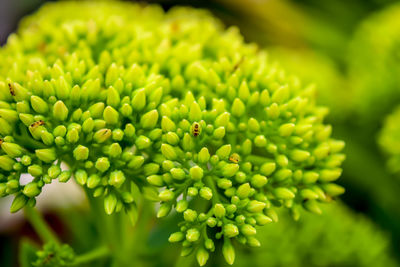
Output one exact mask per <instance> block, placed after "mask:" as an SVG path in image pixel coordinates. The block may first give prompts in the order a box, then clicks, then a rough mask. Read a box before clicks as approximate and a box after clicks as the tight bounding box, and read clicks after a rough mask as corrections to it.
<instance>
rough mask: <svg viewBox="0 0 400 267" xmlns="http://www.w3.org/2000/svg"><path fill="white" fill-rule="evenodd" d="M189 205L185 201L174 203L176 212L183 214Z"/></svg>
mask: <svg viewBox="0 0 400 267" xmlns="http://www.w3.org/2000/svg"><path fill="white" fill-rule="evenodd" d="M188 205H189V203H188V202H187V201H186V200H180V201H178V203H176V207H175V209H176V211H177V212H184V211H185V210H186V209H187V207H188Z"/></svg>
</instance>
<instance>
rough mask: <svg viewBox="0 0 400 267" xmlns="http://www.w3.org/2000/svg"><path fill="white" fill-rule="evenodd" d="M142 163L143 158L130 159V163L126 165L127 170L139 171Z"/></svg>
mask: <svg viewBox="0 0 400 267" xmlns="http://www.w3.org/2000/svg"><path fill="white" fill-rule="evenodd" d="M143 163H144V158H143V157H142V156H135V157H133V158H132V160H131V161H129V163H128V168H130V169H133V170H137V169H139V168H140V167H141V166H142V165H143Z"/></svg>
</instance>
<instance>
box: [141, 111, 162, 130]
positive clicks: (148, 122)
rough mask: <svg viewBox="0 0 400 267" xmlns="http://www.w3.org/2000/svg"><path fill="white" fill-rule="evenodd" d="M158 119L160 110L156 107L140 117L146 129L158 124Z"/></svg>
mask: <svg viewBox="0 0 400 267" xmlns="http://www.w3.org/2000/svg"><path fill="white" fill-rule="evenodd" d="M157 121H158V112H157V110H155V109H153V110H151V111H149V112H147V113H145V114H144V115H143V116H142V117H141V118H140V124H141V126H142V127H143V128H144V129H152V128H154V127H155V126H156V124H157Z"/></svg>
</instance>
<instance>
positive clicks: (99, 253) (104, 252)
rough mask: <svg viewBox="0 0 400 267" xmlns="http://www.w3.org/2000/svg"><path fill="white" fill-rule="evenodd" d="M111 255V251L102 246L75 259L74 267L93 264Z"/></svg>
mask: <svg viewBox="0 0 400 267" xmlns="http://www.w3.org/2000/svg"><path fill="white" fill-rule="evenodd" d="M108 255H110V249H109V248H108V247H107V246H102V247H99V248H96V249H94V250H92V251H89V252H87V253H85V254H82V255H79V256H77V257H76V258H75V261H74V263H73V264H72V265H73V266H81V265H82V264H86V263H89V262H92V261H94V260H97V259H100V258H103V257H106V256H108Z"/></svg>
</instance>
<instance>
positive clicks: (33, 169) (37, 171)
mask: <svg viewBox="0 0 400 267" xmlns="http://www.w3.org/2000/svg"><path fill="white" fill-rule="evenodd" d="M1 157H2V156H0V164H1V163H2V162H3V159H1ZM28 173H29V174H30V175H32V176H33V177H39V176H41V175H42V173H43V169H42V167H40V166H39V165H31V166H29V167H28Z"/></svg>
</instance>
